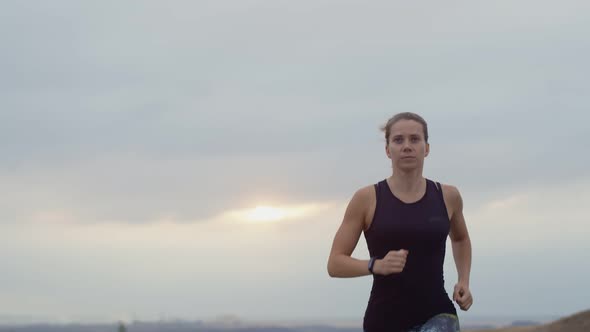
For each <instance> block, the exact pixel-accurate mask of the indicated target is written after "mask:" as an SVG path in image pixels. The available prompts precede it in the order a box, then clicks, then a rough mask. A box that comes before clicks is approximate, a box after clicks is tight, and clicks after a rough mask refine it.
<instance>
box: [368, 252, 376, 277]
mask: <svg viewBox="0 0 590 332" xmlns="http://www.w3.org/2000/svg"><path fill="white" fill-rule="evenodd" d="M375 260H377V257H375V256H373V257H371V260H370V261H369V272H371V274H375V273H374V272H373V268H374V267H375Z"/></svg>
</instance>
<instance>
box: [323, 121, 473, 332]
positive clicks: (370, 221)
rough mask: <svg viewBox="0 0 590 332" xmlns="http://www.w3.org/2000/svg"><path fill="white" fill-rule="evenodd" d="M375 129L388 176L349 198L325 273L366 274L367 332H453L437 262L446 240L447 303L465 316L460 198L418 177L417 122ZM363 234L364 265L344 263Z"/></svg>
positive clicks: (466, 242)
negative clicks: (450, 267) (453, 272)
mask: <svg viewBox="0 0 590 332" xmlns="http://www.w3.org/2000/svg"><path fill="white" fill-rule="evenodd" d="M382 129H383V131H384V132H385V139H386V142H387V143H386V145H385V152H386V154H387V157H388V158H389V159H391V163H392V167H393V174H392V175H391V176H390V177H389V178H387V179H385V180H383V181H380V182H379V183H377V184H374V185H369V186H366V187H364V188H361V189H359V190H358V191H357V192H356V193H355V194H354V195H353V197H352V199H351V200H350V203H349V205H348V207H347V209H346V212H345V214H344V218H343V221H342V224H341V225H340V227H339V229H338V231H337V232H336V235H335V237H334V241H333V244H332V250H331V252H330V257H329V259H328V273H329V275H330V276H331V277H340V278H349V277H359V276H365V275H373V287H372V289H371V294H370V298H369V303H368V305H367V308H366V311H365V316H364V321H363V328H364V330H365V331H366V332H375V331H388V332H396V331H404V332H405V331H412V332H417V331H436V332H438V331H440V332H443V331H452V332H455V331H459V320H458V318H457V311H456V309H455V306H454V305H453V302H452V301H451V300H450V298H449V296H448V294H447V293H446V291H445V289H444V279H443V263H444V256H445V248H446V238H447V236H449V237H450V238H451V242H452V248H453V256H454V259H455V265H456V267H457V272H458V276H459V277H458V282H457V284H456V285H455V288H454V292H453V300H454V301H455V302H456V303H457V304H458V305H459V307H460V308H461V309H462V310H468V309H469V308H470V307H471V304H472V303H473V299H472V296H471V292H470V290H469V274H470V270H471V241H470V239H469V233H468V232H467V227H466V225H465V219H464V218H463V212H462V210H463V202H462V199H461V195H460V193H459V191H458V190H457V188H455V187H454V186H451V185H446V184H443V185H441V184H440V183H438V182H433V181H431V180H429V179H426V178H424V177H423V176H422V171H423V168H424V158H425V157H426V156H428V152H429V149H430V146H429V144H428V126H427V124H426V121H424V119H423V118H422V117H421V116H419V115H417V114H415V113H409V112H406V113H400V114H397V115H395V116H394V117H392V118H391V119H389V121H388V122H387V124H386V125H385V126H384V127H383V128H382ZM362 232H364V235H365V239H366V241H367V247H368V249H369V254H370V257H371V258H370V260H359V259H356V258H353V257H351V254H352V252H353V251H354V249H355V247H356V245H357V243H358V240H359V237H360V235H361V233H362Z"/></svg>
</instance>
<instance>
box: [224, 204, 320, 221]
mask: <svg viewBox="0 0 590 332" xmlns="http://www.w3.org/2000/svg"><path fill="white" fill-rule="evenodd" d="M326 207H327V206H325V204H304V205H291V206H271V205H258V206H256V207H254V208H247V209H240V210H235V211H230V212H228V213H226V214H225V215H224V217H225V218H223V219H230V220H234V221H239V222H243V223H272V222H279V221H284V220H292V219H298V218H303V217H307V216H310V215H313V214H315V213H317V212H319V211H320V210H322V209H324V208H326Z"/></svg>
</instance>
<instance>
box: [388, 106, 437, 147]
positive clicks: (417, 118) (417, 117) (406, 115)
mask: <svg viewBox="0 0 590 332" xmlns="http://www.w3.org/2000/svg"><path fill="white" fill-rule="evenodd" d="M399 120H414V121H416V122H418V123H420V124H421V125H422V129H423V130H424V141H425V142H426V143H428V125H427V124H426V121H425V120H424V119H423V118H422V117H421V116H420V115H418V114H416V113H412V112H403V113H398V114H396V115H394V116H392V117H391V118H390V119H389V120H387V123H386V124H385V125H384V126H382V127H381V131H384V132H385V142H386V143H387V144H389V135H391V126H393V124H394V123H396V122H398V121H399Z"/></svg>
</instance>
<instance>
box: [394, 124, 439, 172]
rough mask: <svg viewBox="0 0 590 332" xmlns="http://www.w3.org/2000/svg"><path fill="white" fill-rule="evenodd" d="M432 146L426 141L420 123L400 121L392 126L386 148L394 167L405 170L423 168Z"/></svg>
mask: <svg viewBox="0 0 590 332" xmlns="http://www.w3.org/2000/svg"><path fill="white" fill-rule="evenodd" d="M429 149H430V146H429V144H428V143H426V141H425V140H424V129H423V128H422V124H421V123H420V122H417V121H414V120H399V121H397V122H396V123H394V124H393V125H392V126H391V133H390V135H389V141H388V142H387V145H386V147H385V150H386V153H387V157H388V158H389V159H391V160H392V162H393V164H394V166H395V167H396V168H399V169H403V170H411V169H416V168H421V167H422V166H423V165H424V158H425V157H426V156H427V155H428V152H429Z"/></svg>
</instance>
